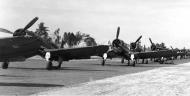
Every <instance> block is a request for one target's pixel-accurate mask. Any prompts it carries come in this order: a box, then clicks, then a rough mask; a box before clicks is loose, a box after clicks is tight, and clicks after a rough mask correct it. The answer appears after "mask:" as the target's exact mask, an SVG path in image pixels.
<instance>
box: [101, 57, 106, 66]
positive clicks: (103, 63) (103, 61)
mask: <svg viewBox="0 0 190 96" xmlns="http://www.w3.org/2000/svg"><path fill="white" fill-rule="evenodd" d="M105 62H106V60H105V59H104V58H102V66H104V65H105Z"/></svg>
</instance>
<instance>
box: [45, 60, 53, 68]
mask: <svg viewBox="0 0 190 96" xmlns="http://www.w3.org/2000/svg"><path fill="white" fill-rule="evenodd" d="M52 65H53V63H52V61H48V63H47V67H46V69H47V70H52V67H53V66H52Z"/></svg>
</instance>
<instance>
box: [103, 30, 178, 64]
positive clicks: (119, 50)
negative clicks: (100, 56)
mask: <svg viewBox="0 0 190 96" xmlns="http://www.w3.org/2000/svg"><path fill="white" fill-rule="evenodd" d="M119 33H120V27H118V29H117V34H116V39H114V40H113V42H112V45H111V46H112V50H110V51H108V52H107V54H106V55H107V56H106V57H107V58H114V57H118V56H119V57H121V58H124V59H126V60H128V65H129V63H130V60H131V61H132V65H133V66H135V64H136V59H148V58H162V57H172V56H173V55H175V54H177V52H176V51H173V50H159V51H157V50H156V49H160V48H157V47H155V46H154V45H155V44H154V45H153V43H152V46H151V49H152V51H149V52H137V51H135V49H136V47H137V46H136V45H137V42H139V40H140V39H141V38H142V36H140V37H139V38H138V39H137V40H136V41H135V42H133V43H131V44H130V48H129V46H127V44H126V43H125V42H124V41H123V40H120V39H119V38H118V37H119ZM150 40H151V39H150ZM155 50H156V51H155ZM107 58H104V60H103V62H102V65H104V64H105V61H106V59H107ZM122 62H123V59H122ZM146 62H147V63H148V61H146ZM161 63H162V62H161Z"/></svg>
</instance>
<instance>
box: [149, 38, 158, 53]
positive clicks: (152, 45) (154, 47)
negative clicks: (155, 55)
mask: <svg viewBox="0 0 190 96" xmlns="http://www.w3.org/2000/svg"><path fill="white" fill-rule="evenodd" d="M149 41H150V43H151V50H152V51H154V50H156V49H157V47H156V45H155V44H154V43H153V42H152V40H151V38H149Z"/></svg>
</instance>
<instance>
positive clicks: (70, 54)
mask: <svg viewBox="0 0 190 96" xmlns="http://www.w3.org/2000/svg"><path fill="white" fill-rule="evenodd" d="M37 20H38V17H35V18H34V19H33V20H32V21H30V22H29V23H28V24H27V25H26V26H25V27H24V28H23V29H18V30H16V31H15V32H14V33H13V32H11V31H9V30H6V29H3V28H0V32H4V33H9V34H13V37H6V38H0V62H3V64H2V68H3V69H7V68H8V65H9V62H14V61H25V59H27V58H29V57H32V56H35V55H40V56H42V57H45V58H46V59H47V58H49V60H50V61H52V60H59V61H58V62H59V66H58V68H60V67H61V63H60V62H62V61H65V60H70V59H81V58H89V57H90V56H93V55H98V56H101V57H102V54H103V53H106V52H107V50H108V48H109V46H106V45H100V46H93V47H82V48H72V49H57V48H58V47H57V46H56V45H55V44H53V43H51V42H47V41H45V40H43V39H42V38H41V37H39V36H37V35H36V34H35V33H33V32H31V31H28V30H27V29H29V28H30V27H31V26H32V25H33V24H34V23H35V22H36V21H37ZM48 54H49V55H48ZM50 54H51V55H50ZM48 56H49V57H48ZM60 58H61V59H60ZM52 68H53V66H52V63H48V65H47V69H52Z"/></svg>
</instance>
